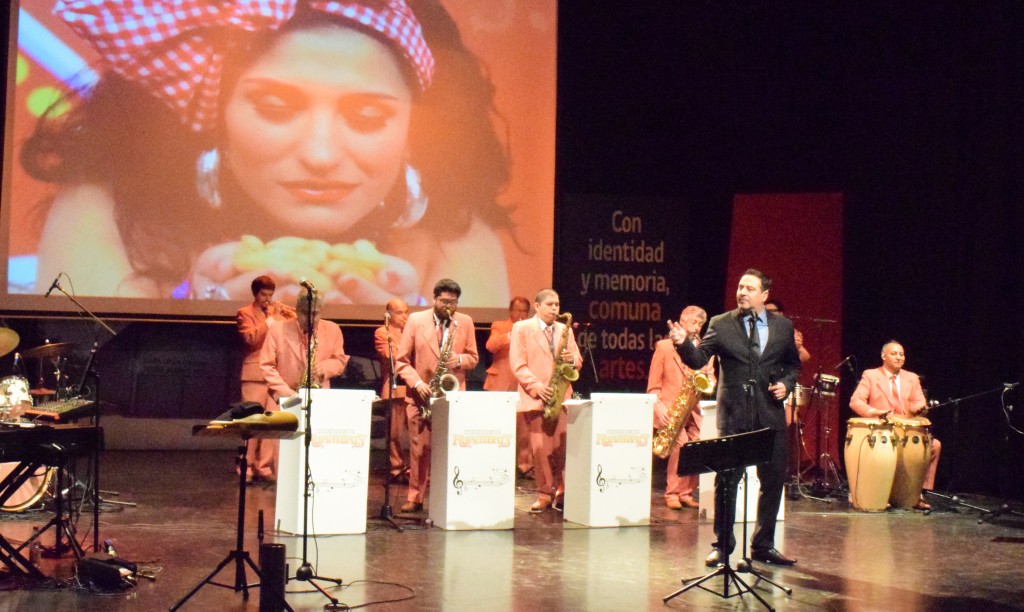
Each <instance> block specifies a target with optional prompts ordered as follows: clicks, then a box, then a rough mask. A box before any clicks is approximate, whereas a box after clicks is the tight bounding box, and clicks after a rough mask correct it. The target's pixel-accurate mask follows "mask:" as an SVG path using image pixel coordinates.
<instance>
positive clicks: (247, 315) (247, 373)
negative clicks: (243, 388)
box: [235, 304, 280, 382]
mask: <svg viewBox="0 0 1024 612" xmlns="http://www.w3.org/2000/svg"><path fill="white" fill-rule="evenodd" d="M235 321H236V322H237V328H238V335H239V336H241V338H242V342H244V343H245V356H244V357H243V358H242V380H243V381H244V382H263V370H262V369H260V349H262V348H263V341H264V340H265V339H266V337H267V330H268V329H269V328H270V326H269V325H267V316H266V315H265V314H264V313H263V309H262V308H257V307H256V306H255V305H253V304H249V305H247V306H243V307H241V308H239V309H238V312H237V313H236V315H235ZM275 323H280V321H275Z"/></svg>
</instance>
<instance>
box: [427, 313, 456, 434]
mask: <svg viewBox="0 0 1024 612" xmlns="http://www.w3.org/2000/svg"><path fill="white" fill-rule="evenodd" d="M444 311H445V312H446V313H448V320H449V321H451V325H450V326H449V327H448V337H446V338H445V340H444V346H442V347H441V356H440V357H439V358H438V360H437V368H436V369H435V370H434V375H433V376H431V377H430V397H443V396H445V395H448V394H449V393H451V392H452V391H455V390H456V389H458V388H459V379H458V378H456V377H455V375H454V374H452V373H451V372H450V371H449V370H448V365H447V364H448V361H449V360H450V359H451V358H452V347H453V346H454V345H455V332H456V331H458V329H459V322H458V321H456V320H455V319H454V318H452V311H451V310H450V309H448V308H445V310H444ZM421 410H422V412H423V418H425V419H429V418H430V402H429V401H428V402H427V403H426V404H424V405H423V407H422V408H421Z"/></svg>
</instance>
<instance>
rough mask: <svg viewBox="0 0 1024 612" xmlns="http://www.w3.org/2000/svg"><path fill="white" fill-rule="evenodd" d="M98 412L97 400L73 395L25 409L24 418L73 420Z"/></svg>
mask: <svg viewBox="0 0 1024 612" xmlns="http://www.w3.org/2000/svg"><path fill="white" fill-rule="evenodd" d="M94 414H96V402H94V401H92V400H89V399H85V398H81V397H72V398H70V399H66V400H57V401H55V402H43V403H41V404H37V405H35V406H33V407H31V408H29V409H28V410H26V411H25V414H24V418H26V419H29V420H32V421H53V422H64V421H73V420H75V419H80V418H83V417H89V416H92V415H94Z"/></svg>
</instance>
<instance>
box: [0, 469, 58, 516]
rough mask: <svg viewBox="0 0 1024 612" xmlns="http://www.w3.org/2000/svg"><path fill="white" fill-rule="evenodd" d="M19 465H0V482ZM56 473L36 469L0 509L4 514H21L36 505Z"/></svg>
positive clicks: (49, 470)
mask: <svg viewBox="0 0 1024 612" xmlns="http://www.w3.org/2000/svg"><path fill="white" fill-rule="evenodd" d="M19 465H21V464H19V463H0V482H3V480H4V479H5V478H7V476H8V475H10V473H11V472H13V471H14V470H15V468H17V467H18V466H19ZM56 471H57V469H56V468H46V467H40V468H38V469H36V471H35V473H34V474H32V475H31V476H29V477H28V480H26V481H25V482H24V483H22V485H21V486H20V487H18V489H17V490H16V491H15V492H14V494H13V495H11V496H10V497H8V498H7V500H6V501H5V502H4V505H3V507H2V508H0V509H2V510H3V511H4V512H22V511H24V510H27V509H29V508H31V507H32V506H34V505H36V504H37V503H38V502H39V500H40V499H42V498H43V495H44V494H45V493H46V488H47V487H48V486H50V480H51V479H52V478H53V474H54V472H56Z"/></svg>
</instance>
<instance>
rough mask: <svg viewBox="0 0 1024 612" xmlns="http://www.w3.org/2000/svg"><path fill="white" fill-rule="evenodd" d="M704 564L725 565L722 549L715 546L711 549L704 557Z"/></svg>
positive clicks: (712, 565)
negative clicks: (705, 557)
mask: <svg viewBox="0 0 1024 612" xmlns="http://www.w3.org/2000/svg"><path fill="white" fill-rule="evenodd" d="M704 565H706V566H708V567H718V566H719V565H725V555H724V554H723V553H722V551H720V550H718V549H717V548H712V549H711V554H710V555H708V557H707V559H704Z"/></svg>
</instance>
